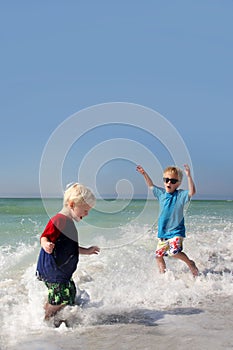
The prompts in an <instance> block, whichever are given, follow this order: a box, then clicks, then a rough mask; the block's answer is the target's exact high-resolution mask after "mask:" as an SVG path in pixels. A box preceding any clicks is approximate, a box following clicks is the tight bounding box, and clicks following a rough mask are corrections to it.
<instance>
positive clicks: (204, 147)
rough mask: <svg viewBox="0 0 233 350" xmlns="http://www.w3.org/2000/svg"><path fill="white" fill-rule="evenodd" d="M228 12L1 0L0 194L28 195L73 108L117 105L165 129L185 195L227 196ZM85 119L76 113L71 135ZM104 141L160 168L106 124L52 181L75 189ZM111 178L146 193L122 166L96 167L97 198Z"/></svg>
mask: <svg viewBox="0 0 233 350" xmlns="http://www.w3.org/2000/svg"><path fill="white" fill-rule="evenodd" d="M232 13H233V1H231V0H223V1H220V0H219V1H217V0H209V1H207V0H195V1H194V0H193V1H189V0H179V1H177V0H171V1H157V0H148V1H147V0H146V1H128V0H124V1H123V0H119V1H109V0H108V1H107V0H106V1H101V0H100V1H88V0H87V1H72V0H71V1H70V0H69V1H61V0H56V1H55V0H49V1H47V0H46V1H45V0H41V1H31V0H30V1H29V0H27V1H25V0H22V1H16V0H15V1H14V0H12V1H11V0H10V1H5V2H1V4H0V27H1V30H0V33H1V34H0V38H1V65H0V72H1V79H0V93H1V105H0V116H1V138H0V143H1V181H0V196H3V197H6V196H9V197H12V196H13V197H14V196H37V195H39V194H40V188H39V172H40V161H41V157H42V153H43V150H44V147H45V145H46V143H47V142H48V140H49V139H50V138H51V135H52V133H53V132H54V130H56V129H57V128H59V125H61V123H64V122H65V121H66V120H67V118H69V117H70V116H72V115H74V114H75V113H77V112H78V111H81V110H83V109H86V108H89V107H91V106H94V105H99V104H103V103H110V102H124V103H130V104H136V105H141V106H145V107H147V108H149V109H152V110H155V111H157V112H158V113H160V114H161V115H162V116H163V117H164V118H166V119H167V120H168V121H169V122H170V123H171V124H172V125H173V126H174V127H175V128H176V130H177V132H178V133H179V134H180V135H181V137H182V138H183V140H184V142H185V145H186V146H187V148H188V151H189V153H190V156H191V159H192V165H193V170H194V177H195V182H196V186H197V191H198V194H197V196H196V198H223V199H233V185H232V174H233V162H232V149H233V141H232V140H233V138H232V130H233V119H232V111H233V98H232V95H233V94H232V92H233V68H232V62H233V36H232V33H233V22H232ZM86 122H87V121H86V120H83V119H82V115H80V120H79V123H80V126H81V125H82V124H83V123H86ZM67 137H69V135H64V138H67ZM111 138H126V139H132V140H134V141H135V142H138V143H140V144H142V145H143V146H144V147H146V148H147V149H148V150H150V151H151V152H154V154H155V156H156V157H157V158H158V159H159V162H160V164H161V166H162V167H163V166H165V165H168V164H167V163H169V162H170V159H169V155H167V154H166V152H165V151H164V150H161V151H159V150H158V148H159V145H157V146H156V151H155V148H154V147H153V145H154V144H156V142H157V141H156V140H154V139H153V138H151V135H149V134H148V133H145V132H143V130H138V129H136V128H133V127H130V126H128V127H127V126H124V125H117V124H116V125H114V126H113V125H108V126H106V127H102V128H101V127H99V128H96V129H94V130H92V131H91V132H90V133H89V134H88V135H85V137H83V138H82V139H80V140H79V141H77V142H76V143H75V144H74V145H73V146H72V149H71V150H70V151H69V153H68V154H67V158H66V160H65V162H64V169H63V175H62V176H63V181H64V182H66V180H67V181H70V180H71V181H72V180H74V181H75V180H76V178H75V177H76V176H77V171H78V169H79V166H80V164H81V162H82V159H83V158H84V157H85V154H86V153H88V152H89V150H90V149H91V148H93V147H95V146H97V145H98V144H99V143H101V142H104V141H106V140H109V139H111ZM157 152H158V154H157ZM54 154H56V149H54ZM139 158H140V157H139ZM143 160H144V159H139V162H140V163H142V161H143ZM152 170H153V169H152ZM155 173H156V171H155ZM155 173H150V175H151V177H152V179H153V180H154V182H155V183H156V181H157V179H156V178H155V177H154V175H155ZM54 176H56V174H54ZM121 179H123V180H124V181H125V179H126V180H127V181H130V182H131V183H132V186H133V187H134V193H135V194H140V195H141V194H143V193H144V192H146V187H145V184H144V182H143V179H142V178H139V174H138V173H136V171H135V164H134V162H132V161H131V160H130V159H128V160H125V159H115V160H114V159H113V160H112V162H108V163H106V164H104V163H103V164H102V168H101V169H100V171H99V172H98V173H97V174H96V181H97V187H98V189H99V191H100V193H101V194H115V192H116V183H117V182H118V181H121ZM48 181H51V179H48ZM84 181H85V180H84ZM49 185H50V184H49V183H48V186H49ZM87 185H91V184H89V183H87Z"/></svg>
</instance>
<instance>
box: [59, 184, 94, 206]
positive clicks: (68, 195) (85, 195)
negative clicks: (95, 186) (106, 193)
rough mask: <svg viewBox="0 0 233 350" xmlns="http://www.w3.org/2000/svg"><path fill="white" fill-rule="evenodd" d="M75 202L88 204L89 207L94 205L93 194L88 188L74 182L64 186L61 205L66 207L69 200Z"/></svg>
mask: <svg viewBox="0 0 233 350" xmlns="http://www.w3.org/2000/svg"><path fill="white" fill-rule="evenodd" d="M71 201H72V202H74V203H75V204H80V205H82V204H85V203H86V204H88V205H89V206H90V207H93V206H94V205H95V201H96V199H95V196H94V194H93V193H92V192H91V190H90V189H89V188H87V187H86V186H84V185H82V184H80V183H78V182H76V183H72V184H69V185H67V186H66V190H65V193H64V199H63V205H64V207H67V206H68V204H69V203H70V202H71Z"/></svg>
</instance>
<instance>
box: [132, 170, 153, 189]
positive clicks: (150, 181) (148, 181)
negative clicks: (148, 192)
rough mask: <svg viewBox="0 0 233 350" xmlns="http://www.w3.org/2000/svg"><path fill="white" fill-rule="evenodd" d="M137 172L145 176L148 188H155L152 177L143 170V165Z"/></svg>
mask: <svg viewBox="0 0 233 350" xmlns="http://www.w3.org/2000/svg"><path fill="white" fill-rule="evenodd" d="M136 170H137V171H138V172H139V173H140V174H142V175H143V176H144V179H145V181H146V184H147V186H148V187H151V186H154V184H153V182H152V180H151V178H150V176H149V175H148V174H147V172H146V171H145V170H144V169H143V167H142V166H141V165H138V166H137V168H136Z"/></svg>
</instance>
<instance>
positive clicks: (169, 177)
mask: <svg viewBox="0 0 233 350" xmlns="http://www.w3.org/2000/svg"><path fill="white" fill-rule="evenodd" d="M163 182H164V187H165V190H166V192H167V193H173V192H174V191H175V190H176V189H177V188H178V187H179V185H180V181H179V179H178V175H175V174H174V173H170V172H169V171H167V172H165V173H164V174H163ZM174 182H175V183H174Z"/></svg>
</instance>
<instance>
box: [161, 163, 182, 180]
mask: <svg viewBox="0 0 233 350" xmlns="http://www.w3.org/2000/svg"><path fill="white" fill-rule="evenodd" d="M167 172H169V173H171V174H174V175H175V176H177V177H178V179H179V182H181V181H182V179H183V172H182V170H181V169H180V168H179V167H178V166H168V167H167V168H166V169H164V171H163V174H165V173H167Z"/></svg>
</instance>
